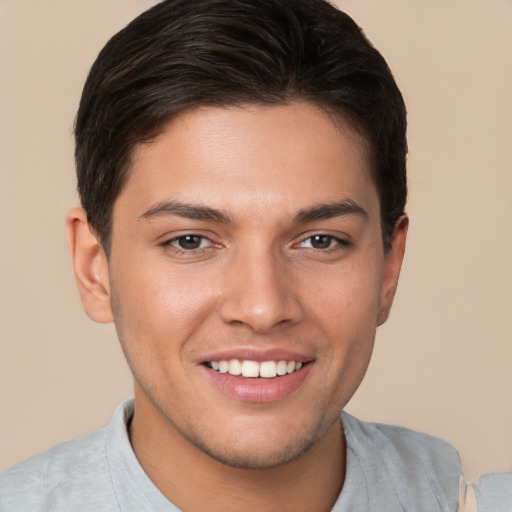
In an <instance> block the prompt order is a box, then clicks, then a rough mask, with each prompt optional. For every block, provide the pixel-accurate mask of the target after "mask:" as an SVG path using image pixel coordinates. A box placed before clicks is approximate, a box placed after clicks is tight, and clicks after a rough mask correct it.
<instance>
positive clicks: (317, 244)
mask: <svg viewBox="0 0 512 512" xmlns="http://www.w3.org/2000/svg"><path fill="white" fill-rule="evenodd" d="M310 240H311V247H313V248H314V249H328V248H329V247H330V246H331V244H332V242H333V237H332V236H329V235H315V236H312V237H311V238H310Z"/></svg>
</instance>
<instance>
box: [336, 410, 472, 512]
mask: <svg viewBox="0 0 512 512" xmlns="http://www.w3.org/2000/svg"><path fill="white" fill-rule="evenodd" d="M341 419H342V423H343V427H344V431H345V436H346V438H347V447H348V450H350V451H352V452H353V455H354V457H355V459H356V460H358V464H360V465H361V467H362V469H363V471H364V473H365V475H366V476H367V478H368V479H369V480H372V479H378V480H382V479H386V480H387V481H388V482H389V486H390V487H392V488H393V492H394V493H396V495H397V497H398V499H399V501H400V502H401V503H402V504H405V503H414V502H415V500H423V501H424V502H425V503H428V502H430V501H431V502H432V503H434V502H436V503H438V504H439V509H441V510H450V509H451V508H450V507H452V508H453V507H454V506H455V508H456V504H457V502H458V492H459V481H460V477H461V474H462V467H461V463H460V457H459V454H458V452H457V451H456V450H455V448H453V447H452V446H451V445H450V444H448V443H447V442H445V441H443V440H442V439H439V438H437V437H434V436H431V435H428V434H425V433H422V432H418V431H415V430H412V429H408V428H405V427H399V426H395V425H386V424H381V423H369V422H366V421H361V420H358V419H357V418H354V417H353V416H350V415H349V414H347V413H345V412H343V413H342V416H341Z"/></svg>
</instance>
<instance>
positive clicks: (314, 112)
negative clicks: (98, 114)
mask: <svg viewBox="0 0 512 512" xmlns="http://www.w3.org/2000/svg"><path fill="white" fill-rule="evenodd" d="M367 153H368V151H367V145H366V142H365V140H364V139H363V138H362V137H361V136H360V135H359V134H358V133H356V132H355V131H354V130H353V129H351V128H350V127H349V125H348V124H347V123H345V122H344V121H343V120H342V119H340V118H339V117H334V116H331V115H329V114H327V113H326V112H324V111H323V110H321V109H320V108H318V107H316V106H314V105H311V104H309V103H294V104H289V105H279V106H259V105H247V106H242V107H222V108H220V107H215V108H213V107H212V108H206V107H204V108H198V109H195V110H192V111H190V112H186V113H183V114H181V115H180V116H178V117H176V118H175V119H173V120H172V121H171V122H169V123H168V124H167V125H166V126H165V127H164V130H163V131H162V132H161V134H160V135H159V136H158V137H156V138H155V139H154V140H153V141H151V142H149V143H143V144H140V145H138V146H137V147H136V148H135V150H134V153H133V157H132V162H131V171H130V176H129V179H128V182H127V184H126V185H125V188H124V189H123V191H122V193H121V195H120V197H119V199H118V201H120V200H122V198H123V197H124V196H127V195H128V196H130V197H132V200H133V201H135V202H136V203H138V204H140V208H143V207H144V206H147V205H148V204H155V203H157V202H158V201H162V200H168V199H172V200H186V201H190V200H191V199H193V200H194V202H198V203H206V204H208V205H210V206H214V207H221V206H227V205H229V206H230V207H232V208H242V207H245V208H252V207H254V208H256V207H258V208H257V209H258V210H259V209H260V208H259V207H262V206H263V205H265V206H266V207H267V208H273V207H279V208H280V209H281V210H283V209H285V208H286V207H287V206H289V207H290V208H296V207H297V205H299V203H307V204H314V203H315V202H321V203H325V202H329V201H336V200H339V199H340V198H344V199H345V198H348V199H352V200H354V201H356V202H362V203H365V202H371V201H373V200H374V199H375V198H376V191H375V187H374V184H373V180H372V177H371V171H370V165H369V159H368V158H367ZM345 196H347V197H345ZM369 207H370V205H366V206H365V209H366V208H369Z"/></svg>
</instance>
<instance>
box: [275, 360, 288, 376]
mask: <svg viewBox="0 0 512 512" xmlns="http://www.w3.org/2000/svg"><path fill="white" fill-rule="evenodd" d="M276 373H277V375H286V361H279V362H278V363H277V366H276Z"/></svg>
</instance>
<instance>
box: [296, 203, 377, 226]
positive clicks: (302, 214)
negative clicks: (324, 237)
mask: <svg viewBox="0 0 512 512" xmlns="http://www.w3.org/2000/svg"><path fill="white" fill-rule="evenodd" d="M345 215H356V216H359V217H362V218H363V219H365V220H367V219H368V213H367V212H366V210H365V209H364V208H362V207H361V206H359V205H358V204H357V203H356V202H354V201H352V200H350V199H347V200H343V201H337V202H334V203H327V204H319V205H315V206H313V207H311V208H307V209H305V210H300V211H299V212H298V213H297V215H295V217H294V219H293V222H294V223H295V224H301V223H306V222H314V221H317V220H327V219H332V218H333V217H341V216H345Z"/></svg>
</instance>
